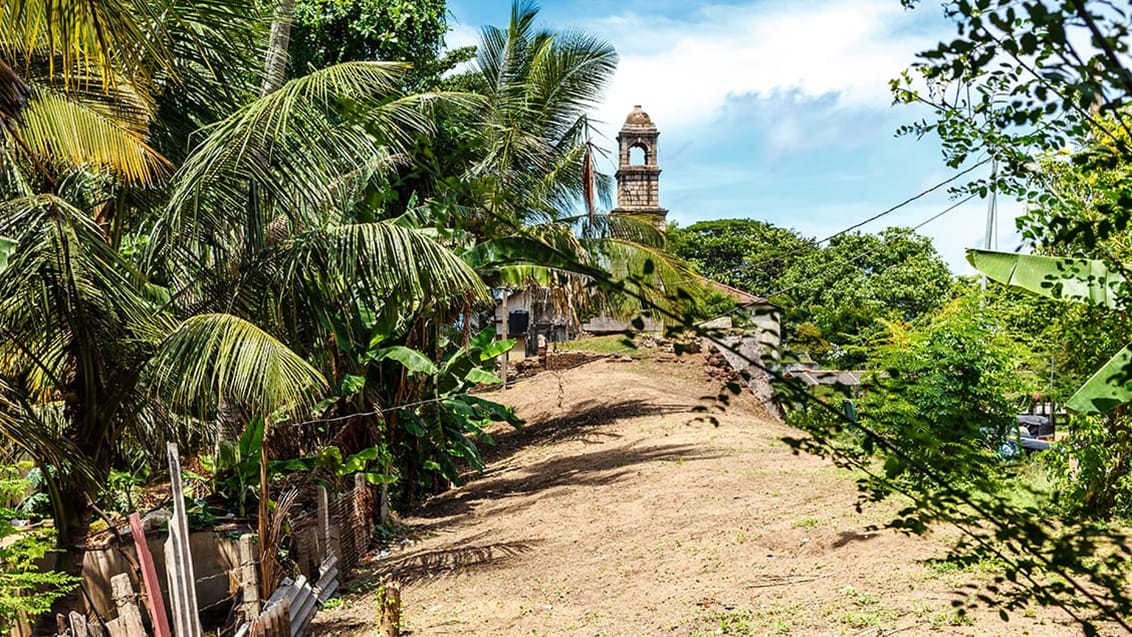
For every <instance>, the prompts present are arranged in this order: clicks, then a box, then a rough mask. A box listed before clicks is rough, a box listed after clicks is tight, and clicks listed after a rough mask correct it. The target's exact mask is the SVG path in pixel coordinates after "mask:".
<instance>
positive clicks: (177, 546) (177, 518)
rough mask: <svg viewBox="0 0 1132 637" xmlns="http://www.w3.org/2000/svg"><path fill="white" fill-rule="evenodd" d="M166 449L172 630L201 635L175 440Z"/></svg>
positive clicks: (186, 635) (187, 635) (192, 636)
mask: <svg viewBox="0 0 1132 637" xmlns="http://www.w3.org/2000/svg"><path fill="white" fill-rule="evenodd" d="M167 451H168V454H169V483H170V486H171V488H172V491H173V519H171V520H169V540H168V541H166V542H165V569H166V572H167V575H168V577H169V598H170V599H171V600H172V602H173V631H174V634H175V635H176V637H201V628H200V617H199V616H200V610H199V609H198V607H197V590H196V574H195V573H194V569H193V557H192V554H191V553H190V551H189V518H188V515H187V514H186V513H185V493H184V489H183V487H182V485H181V459H180V457H179V455H178V452H177V443H175V442H171V443H169V446H168V448H167Z"/></svg>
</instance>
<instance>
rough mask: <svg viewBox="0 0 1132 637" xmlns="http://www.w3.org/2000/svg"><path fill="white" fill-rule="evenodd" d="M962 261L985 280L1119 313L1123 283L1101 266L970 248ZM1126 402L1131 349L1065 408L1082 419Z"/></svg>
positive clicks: (1131, 388)
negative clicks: (1086, 415)
mask: <svg viewBox="0 0 1132 637" xmlns="http://www.w3.org/2000/svg"><path fill="white" fill-rule="evenodd" d="M967 261H968V262H969V263H970V264H971V265H972V266H974V268H975V269H976V270H978V271H979V272H981V273H982V274H984V275H986V276H987V278H989V279H992V280H994V281H997V282H999V283H1003V284H1005V285H1009V286H1011V287H1016V288H1019V289H1023V290H1027V291H1030V292H1033V293H1035V294H1040V295H1042V296H1045V297H1049V298H1052V299H1066V300H1070V301H1076V302H1079V303H1087V304H1090V305H1095V306H1100V307H1106V308H1109V309H1113V310H1122V309H1124V301H1123V299H1124V298H1125V297H1126V295H1127V293H1128V292H1129V281H1128V280H1127V279H1126V278H1125V276H1124V275H1123V274H1122V273H1121V272H1119V271H1113V270H1112V269H1110V268H1109V266H1108V265H1106V264H1105V263H1104V262H1103V261H1099V260H1095V259H1079V258H1069V257H1047V256H1039V255H1034V254H1015V253H1012V252H996V251H992V250H978V249H970V250H968V251H967ZM1128 402H1132V345H1128V346H1126V347H1124V348H1123V349H1121V350H1120V351H1119V352H1117V353H1116V355H1115V356H1113V357H1112V358H1111V359H1109V360H1108V362H1106V363H1105V364H1104V365H1102V366H1101V367H1100V369H1098V370H1097V371H1096V372H1095V373H1093V375H1092V376H1090V377H1089V379H1088V380H1087V381H1085V384H1084V385H1082V386H1081V387H1080V388H1079V389H1078V390H1077V391H1076V392H1075V393H1074V394H1073V396H1072V397H1070V399H1069V400H1068V402H1066V406H1067V407H1068V408H1069V409H1072V410H1074V411H1077V412H1081V413H1085V414H1099V413H1106V412H1109V411H1112V410H1113V409H1115V408H1117V407H1119V406H1120V405H1123V404H1125V403H1128Z"/></svg>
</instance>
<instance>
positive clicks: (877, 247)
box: [771, 228, 952, 366]
mask: <svg viewBox="0 0 1132 637" xmlns="http://www.w3.org/2000/svg"><path fill="white" fill-rule="evenodd" d="M779 283H780V285H781V287H780V288H779V289H778V290H777V293H776V294H775V295H773V296H772V297H771V298H772V299H773V300H775V301H776V302H778V303H780V304H781V305H782V306H783V307H785V308H787V315H788V318H789V320H790V324H791V326H792V327H791V330H792V333H793V334H794V335H796V336H802V337H806V338H808V339H809V340H811V341H813V342H812V343H811V346H812V348H813V349H816V350H817V353H819V354H825V356H826V358H827V362H831V363H836V364H839V365H842V366H853V365H857V364H860V362H861V361H863V355H862V354H861V353H860V352H856V353H853V352H850V351H849V350H847V349H846V348H847V347H849V346H852V345H863V344H865V342H867V340H868V339H869V337H870V336H872V335H875V334H878V333H880V332H881V331H882V330H883V327H882V325H881V324H880V322H879V321H881V320H887V321H912V320H914V319H916V318H918V317H921V316H925V315H927V314H930V313H932V312H934V311H935V310H938V309H939V308H940V307H942V306H943V304H944V303H945V302H946V301H947V299H948V298H949V295H950V290H951V283H952V276H951V271H950V270H949V269H948V267H947V264H946V263H944V261H943V259H942V258H940V256H939V253H937V252H936V250H935V247H934V246H932V243H931V240H930V239H928V238H927V237H923V236H920V235H917V234H915V233H913V232H911V231H910V230H908V229H906V228H887V229H885V230H884V231H882V232H881V233H880V234H875V235H874V234H858V233H854V234H845V235H841V236H838V237H835V238H834V239H833V240H831V241H830V243H829V245H828V246H826V247H824V248H822V249H821V250H815V251H812V252H809V253H807V254H804V255H802V256H800V257H798V258H797V259H796V260H794V261H793V263H792V264H791V265H790V267H789V268H788V269H787V271H786V272H785V273H784V274H783V276H782V277H781V278H780V279H779ZM814 328H816V330H815V329H814ZM815 332H816V333H815ZM823 341H824V342H827V343H828V344H829V346H830V347H831V349H830V350H829V351H828V353H826V352H823V351H822V350H823V349H824V345H823Z"/></svg>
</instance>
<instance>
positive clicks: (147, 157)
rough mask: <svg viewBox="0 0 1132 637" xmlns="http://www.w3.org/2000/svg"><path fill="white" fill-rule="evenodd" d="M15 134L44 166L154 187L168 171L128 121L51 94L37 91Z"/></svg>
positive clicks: (162, 160)
mask: <svg viewBox="0 0 1132 637" xmlns="http://www.w3.org/2000/svg"><path fill="white" fill-rule="evenodd" d="M15 132H16V133H17V134H19V135H20V137H21V138H22V139H23V141H24V143H26V144H27V147H28V148H29V149H30V150H31V152H33V153H35V154H36V155H37V156H38V157H39V158H40V159H41V160H44V161H45V162H46V163H50V164H62V165H64V166H68V167H97V168H105V169H108V170H110V171H112V172H114V173H116V174H117V175H119V176H120V177H121V178H122V179H123V180H124V181H126V182H129V183H134V184H139V185H152V184H154V183H155V182H157V181H158V180H160V179H161V178H162V177H163V176H165V175H166V174H168V170H169V168H170V165H169V162H168V161H167V160H166V159H165V158H164V157H162V156H161V155H160V154H158V153H157V152H156V151H155V150H153V149H152V148H150V147H149V146H148V145H147V144H146V142H145V139H144V136H143V135H142V134H140V133H138V132H137V131H136V130H133V129H132V127H131V125H130V124H129V123H128V120H126V121H123V120H118V119H113V118H112V117H110V116H109V115H108V114H107V113H106V112H103V111H102V110H101V109H98V108H92V107H91V106H90V105H88V104H83V103H80V102H78V101H75V100H72V99H68V98H67V97H65V96H64V95H62V94H58V93H54V92H51V91H46V90H37V91H36V93H35V95H34V96H33V97H32V99H31V101H30V102H29V103H28V105H27V106H26V107H25V108H24V110H23V123H22V124H20V125H17V126H16V127H15Z"/></svg>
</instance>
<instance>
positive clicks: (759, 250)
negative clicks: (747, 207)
mask: <svg viewBox="0 0 1132 637" xmlns="http://www.w3.org/2000/svg"><path fill="white" fill-rule="evenodd" d="M667 247H668V249H669V250H670V251H671V252H672V253H673V254H675V255H676V256H678V257H680V258H682V259H686V260H687V261H688V262H689V263H691V264H692V265H694V266H695V267H696V269H697V270H698V271H699V272H700V273H701V274H703V275H704V276H706V277H708V278H710V279H713V280H715V281H719V282H720V283H726V284H727V285H731V286H734V287H737V288H739V289H741V290H745V291H747V292H750V293H751V294H761V295H764V296H769V295H770V294H773V293H774V292H775V291H777V290H778V288H779V287H780V279H781V278H782V275H783V274H785V272H786V270H787V269H788V268H789V267H790V263H792V262H793V261H794V260H796V259H798V258H799V257H802V256H804V255H806V254H809V253H811V252H813V251H814V250H816V249H817V245H816V244H815V242H814V241H813V239H809V238H806V237H803V236H802V235H800V234H798V233H797V232H795V231H793V230H788V229H786V228H780V227H778V226H775V225H772V224H769V223H767V222H765V221H758V220H755V219H719V220H714V221H699V222H697V223H693V224H692V225H690V226H688V227H687V228H681V227H679V226H677V225H676V224H670V225H669V227H668V242H667Z"/></svg>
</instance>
